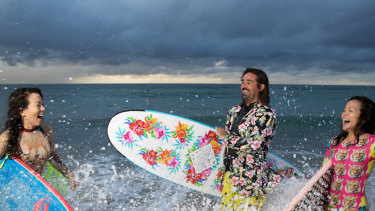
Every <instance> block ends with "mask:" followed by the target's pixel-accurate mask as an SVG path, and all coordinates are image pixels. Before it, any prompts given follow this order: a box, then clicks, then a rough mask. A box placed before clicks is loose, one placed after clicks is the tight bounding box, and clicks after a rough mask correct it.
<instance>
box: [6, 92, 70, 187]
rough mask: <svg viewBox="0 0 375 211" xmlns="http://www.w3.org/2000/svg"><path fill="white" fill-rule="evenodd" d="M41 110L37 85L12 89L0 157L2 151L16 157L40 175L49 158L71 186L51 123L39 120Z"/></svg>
mask: <svg viewBox="0 0 375 211" xmlns="http://www.w3.org/2000/svg"><path fill="white" fill-rule="evenodd" d="M44 112H45V108H44V105H43V95H42V93H41V91H40V89H38V88H19V89H16V90H15V91H13V92H12V93H11V95H10V97H9V105H8V120H7V121H6V122H5V126H4V131H3V132H2V133H1V135H0V158H1V157H3V156H4V155H5V154H8V155H10V156H13V157H17V158H19V159H21V160H22V161H23V162H25V163H26V164H27V165H29V166H30V167H31V168H32V169H34V170H35V171H36V172H37V173H39V174H40V175H43V170H44V166H45V165H46V163H47V161H49V162H50V163H51V164H52V165H53V167H54V168H55V169H57V170H58V171H60V172H61V173H62V174H63V175H64V176H65V177H66V178H68V179H69V181H70V183H71V185H70V188H71V189H72V190H74V189H75V187H76V185H77V183H76V181H75V178H74V175H73V173H72V172H71V171H69V169H68V167H66V166H65V165H64V164H63V163H62V161H61V159H60V158H59V156H58V155H57V154H56V151H55V148H54V140H53V132H52V129H51V127H50V126H49V125H47V124H44V123H42V121H43V115H44Z"/></svg>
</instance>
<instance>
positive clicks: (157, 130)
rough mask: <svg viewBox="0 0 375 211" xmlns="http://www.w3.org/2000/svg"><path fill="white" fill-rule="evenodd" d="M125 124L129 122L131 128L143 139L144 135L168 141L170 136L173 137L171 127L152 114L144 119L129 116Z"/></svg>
mask: <svg viewBox="0 0 375 211" xmlns="http://www.w3.org/2000/svg"><path fill="white" fill-rule="evenodd" d="M125 124H128V125H129V129H130V130H131V131H132V132H133V133H135V134H136V135H137V136H138V137H139V138H140V139H141V140H142V138H143V137H144V138H146V139H148V138H154V139H157V140H161V141H166V142H168V140H169V138H171V132H170V131H169V129H167V128H166V126H165V125H164V124H163V123H162V122H159V121H158V119H157V118H153V117H152V114H150V115H148V116H146V117H145V118H144V120H140V119H135V118H134V117H128V118H127V119H126V121H125ZM142 141H143V140H142Z"/></svg>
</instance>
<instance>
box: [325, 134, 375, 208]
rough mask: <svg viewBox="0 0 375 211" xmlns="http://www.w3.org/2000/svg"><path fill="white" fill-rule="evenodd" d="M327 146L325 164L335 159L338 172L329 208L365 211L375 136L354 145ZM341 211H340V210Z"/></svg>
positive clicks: (374, 153) (365, 138)
mask: <svg viewBox="0 0 375 211" xmlns="http://www.w3.org/2000/svg"><path fill="white" fill-rule="evenodd" d="M333 140H334V139H331V141H330V142H329V144H328V147H327V151H326V156H325V158H324V162H326V161H327V160H328V159H331V160H332V165H333V167H334V169H335V171H334V175H333V181H332V184H331V187H330V191H329V196H330V201H329V208H330V210H341V209H343V208H354V209H359V210H366V199H365V185H366V181H367V178H368V177H369V176H370V173H371V171H372V167H373V164H374V156H375V148H374V147H375V146H374V145H375V143H374V142H375V135H368V136H365V137H363V138H362V137H361V138H360V139H359V141H358V142H357V143H356V144H355V145H351V146H346V144H345V143H344V142H341V143H340V144H339V145H338V146H335V147H333V146H332V147H331V143H332V141H333ZM340 208H341V209H340Z"/></svg>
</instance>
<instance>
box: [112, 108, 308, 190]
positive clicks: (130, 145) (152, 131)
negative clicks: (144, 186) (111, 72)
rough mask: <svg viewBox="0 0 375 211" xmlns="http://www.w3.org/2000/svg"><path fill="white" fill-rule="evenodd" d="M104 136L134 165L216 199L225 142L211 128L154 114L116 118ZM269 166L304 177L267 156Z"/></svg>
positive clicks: (125, 114)
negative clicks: (106, 135)
mask: <svg viewBox="0 0 375 211" xmlns="http://www.w3.org/2000/svg"><path fill="white" fill-rule="evenodd" d="M107 133H108V137H109V140H110V142H111V143H112V144H113V146H114V147H115V148H116V149H117V150H118V151H119V152H120V153H121V154H122V155H124V156H125V157H126V158H127V159H128V160H130V161H131V162H133V163H134V164H136V165H137V166H139V167H141V168H143V169H145V170H147V171H149V172H151V173H153V174H155V175H157V176H159V177H161V178H163V179H166V180H168V181H171V182H173V183H176V184H179V185H182V186H185V187H188V188H191V189H194V190H197V191H201V192H203V193H207V194H210V195H213V196H217V197H221V184H219V180H218V177H219V176H220V175H221V174H222V173H223V172H222V169H223V168H222V161H223V159H222V158H223V153H224V141H223V140H221V139H219V137H218V136H217V134H216V133H215V128H214V127H211V126H208V125H206V124H203V123H200V122H197V121H194V120H191V119H187V118H184V117H179V116H176V115H172V114H167V113H162V112H158V111H149V110H145V111H143V110H137V111H124V112H121V113H118V114H116V115H115V116H114V117H113V118H112V119H111V120H110V122H109V124H108V128H107ZM268 165H269V166H270V167H271V168H272V169H273V170H275V171H278V172H279V173H280V174H283V175H284V176H286V177H291V176H293V175H296V176H302V175H303V173H302V172H301V171H300V170H298V169H297V168H296V167H294V166H293V165H292V164H290V163H288V162H287V161H285V160H283V159H281V158H279V157H277V156H276V155H274V154H272V153H269V154H268Z"/></svg>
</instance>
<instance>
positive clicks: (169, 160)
mask: <svg viewBox="0 0 375 211" xmlns="http://www.w3.org/2000/svg"><path fill="white" fill-rule="evenodd" d="M138 155H141V156H142V158H143V160H144V161H145V162H146V163H147V164H148V165H151V166H152V168H153V169H155V168H157V167H160V166H159V165H164V166H166V167H168V170H169V171H170V172H169V174H172V173H176V172H178V171H179V169H180V163H181V159H180V155H179V153H176V151H174V150H167V149H162V148H161V147H159V148H157V149H156V150H152V149H147V148H141V150H140V151H139V153H138Z"/></svg>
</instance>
